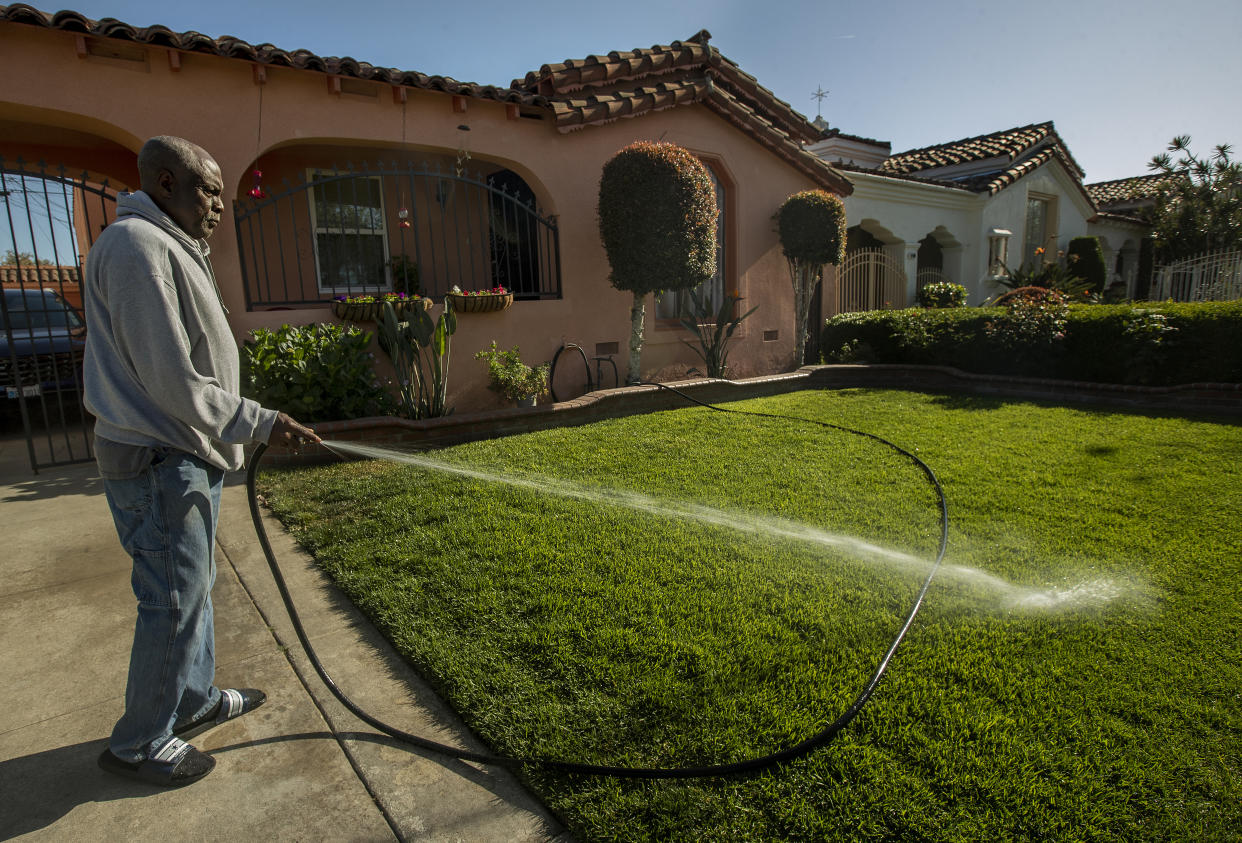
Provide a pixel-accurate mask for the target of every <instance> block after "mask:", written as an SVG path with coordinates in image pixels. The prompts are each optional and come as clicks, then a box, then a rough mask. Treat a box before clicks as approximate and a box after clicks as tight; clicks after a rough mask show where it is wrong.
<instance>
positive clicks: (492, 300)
mask: <svg viewBox="0 0 1242 843" xmlns="http://www.w3.org/2000/svg"><path fill="white" fill-rule="evenodd" d="M444 298H445V300H447V301H448V302H449V303H450V304H452V305H453V310H455V311H457V312H458V313H492V312H494V311H497V310H504V309H505V308H507V307H509V306H510V305H511V304H513V293H504V294H503V295H502V294H500V293H479V294H478V295H473V296H465V295H461V294H460V293H448V294H447V295H445V297H444Z"/></svg>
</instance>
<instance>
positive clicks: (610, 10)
mask: <svg viewBox="0 0 1242 843" xmlns="http://www.w3.org/2000/svg"><path fill="white" fill-rule="evenodd" d="M0 2H2V0H0ZM64 2H69V3H73V5H71V6H69V8H72V9H73V10H74V11H78V12H81V13H83V14H85V15H86V16H87V17H90V18H95V19H98V18H102V17H113V18H117V19H119V20H122V21H125V22H126V23H129V24H133V25H135V26H148V25H151V24H157V23H158V24H163V25H165V26H167V27H169V28H170V29H173V30H175V31H178V32H182V31H185V30H197V31H199V32H202V33H204V34H207V35H210V36H213V37H218V36H221V35H233V36H236V37H239V38H242V39H244V40H246V41H249V42H251V43H263V42H270V43H272V44H275V45H276V46H278V47H281V48H284V49H287V50H293V49H297V48H306V49H309V50H311V51H313V52H315V53H318V54H320V55H324V56H352V57H353V58H355V59H359V60H362V61H368V62H371V63H372V64H377V65H383V66H388V67H398V68H401V69H403V70H417V71H420V72H423V73H428V74H439V75H443V76H452V77H454V78H456V79H459V80H461V81H469V82H480V83H491V84H498V85H508V84H509V82H510V81H511V80H512V79H514V78H520V77H521V76H523V75H524V74H525V73H526V72H527V71H528V70H537V69H538V68H539V66H540V65H541V64H545V63H551V62H558V61H563V60H565V59H567V58H583V57H585V56H587V55H589V54H592V53H607V52H609V51H610V50H630V49H634V48H635V47H650V46H652V45H653V44H668V43H669V42H671V41H674V40H678V39H686V38H689V37H690V36H692V35H694V34H695V33H696V32H698V31H699V30H700V29H704V28H706V29H708V30H709V31H710V32H711V33H712V44H713V45H715V46H716V47H717V48H718V49H720V50H721V52H723V53H724V54H725V55H726V56H728V57H729V58H730V59H732V60H733V61H735V62H737V63H738V64H739V65H740V66H741V67H742V69H743V70H745V71H746V72H748V73H750V74H751V75H753V76H755V77H756V78H757V79H758V80H759V82H760V83H761V84H762V85H764V86H765V87H767V88H769V89H771V90H772V91H773V92H775V93H776V95H777V96H779V97H780V98H782V99H784V100H786V101H787V102H789V103H790V104H791V105H793V107H794V108H796V109H797V110H799V111H801V112H802V113H803V114H806V115H807V116H808V117H814V116H815V114H816V110H817V108H819V107H820V106H819V105H818V104H817V102H816V100H815V99H814V98H813V97H812V93H813V92H814V91H815V90H816V89H817V88H818V87H820V86H822V87H823V88H824V89H825V90H827V91H828V92H829V94H828V96H827V98H826V99H824V100H823V105H822V109H823V115H824V118H825V119H827V120H828V122H829V123H830V124H831V125H832V126H834V127H838V128H840V129H841V130H842V131H844V132H847V133H850V134H856V135H862V136H864V137H870V138H876V139H879V140H887V141H891V142H892V144H893V151H894V152H899V151H903V150H906V149H911V148H914V147H919V146H927V145H930V144H935V143H942V142H945V141H950V140H956V139H959V138H965V137H970V136H973V135H979V134H986V133H988V132H993V131H997V130H1001V129H1008V128H1012V127H1014V126H1021V125H1025V124H1028V123H1039V122H1043V121H1045V120H1053V121H1054V122H1055V123H1056V127H1057V130H1058V132H1059V133H1060V134H1061V136H1062V138H1063V139H1064V140H1065V142H1066V143H1067V144H1068V145H1069V148H1070V151H1071V153H1072V154H1073V155H1074V157H1075V158H1076V159H1077V161H1078V163H1079V164H1080V165H1081V166H1082V167H1083V169H1085V170H1086V172H1087V181H1089V182H1091V181H1105V180H1109V179H1115V178H1123V177H1126V176H1132V175H1143V174H1145V173H1146V172H1148V171H1147V169H1146V164H1147V162H1148V161H1149V160H1150V159H1151V156H1152V155H1154V154H1156V153H1158V152H1161V151H1163V150H1164V147H1165V145H1166V144H1167V143H1168V141H1169V139H1170V138H1172V137H1173V136H1174V135H1176V134H1189V135H1191V136H1192V137H1193V139H1194V144H1193V148H1195V149H1196V150H1198V151H1203V152H1207V151H1210V149H1211V147H1212V146H1214V145H1216V144H1218V143H1231V144H1234V145H1235V147H1237V148H1239V149H1242V94H1240V93H1239V90H1238V88H1239V80H1242V46H1240V45H1239V42H1238V36H1239V34H1240V33H1242V2H1240V0H1182V2H1180V3H1167V2H1152V0H1040V2H1031V3H1015V2H1005V0H989V1H988V2H983V1H982V0H944V2H936V0H920V2H913V0H868V2H857V3H849V4H847V3H840V2H835V1H834V0H818V2H812V0H768V2H756V0H711V2H706V0H677V2H670V1H669V0H663V2H651V1H650V0H632V2H628V3H616V4H613V3H608V4H596V3H591V2H583V3H577V4H557V6H558V7H559V8H562V9H565V10H568V14H563V15H562V18H563V19H562V20H554V19H553V18H552V15H551V13H550V12H549V11H547V10H549V9H550V8H553V4H546V3H540V2H525V3H518V2H512V0H509V2H496V1H495V0H475V2H471V3H466V4H449V3H427V2H421V0H405V2H392V0H371V2H368V3H365V4H363V3H357V4H348V3H341V2H339V0H332V1H331V2H329V0H300V1H299V2H295V1H294V0H263V1H262V2H255V0H248V1H247V2H243V1H242V0H213V1H212V2H198V3H179V2H168V0H64ZM32 4H33V5H36V6H37V7H39V8H42V9H44V10H45V11H54V10H55V9H56V8H57V7H55V6H50V5H47V3H46V2H38V0H35V1H34V2H33V3H32Z"/></svg>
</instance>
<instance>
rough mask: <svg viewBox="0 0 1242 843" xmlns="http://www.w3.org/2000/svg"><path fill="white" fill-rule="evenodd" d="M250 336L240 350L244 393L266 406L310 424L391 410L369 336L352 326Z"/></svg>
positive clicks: (298, 328) (312, 327)
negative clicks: (376, 370)
mask: <svg viewBox="0 0 1242 843" xmlns="http://www.w3.org/2000/svg"><path fill="white" fill-rule="evenodd" d="M250 337H251V338H250V339H248V340H246V342H245V343H244V344H243V346H242V350H241V385H242V394H243V395H245V396H246V397H248V398H253V399H254V400H256V401H258V402H259V403H260V404H262V405H263V406H264V407H270V408H273V409H276V410H282V411H284V412H286V413H288V414H289V415H291V416H293V417H295V418H297V419H299V420H300V421H307V422H316V421H337V420H342V419H356V418H363V417H365V416H371V415H376V414H383V413H387V412H388V411H389V409H390V407H391V400H390V399H389V397H388V394H387V393H386V392H384V390H383V388H382V387H381V386H380V385H379V381H378V379H377V378H376V376H375V370H374V369H373V368H372V361H373V360H374V357H373V355H371V354H370V353H368V352H367V347H368V346H369V345H370V343H371V335H370V334H369V333H368V332H366V331H362V330H359V329H358V328H356V327H354V326H353V325H338V324H319V325H303V326H296V327H295V326H291V325H281V326H280V328H279V329H277V330H276V331H270V330H268V329H267V328H259V329H257V330H255V331H253V332H251V335H250Z"/></svg>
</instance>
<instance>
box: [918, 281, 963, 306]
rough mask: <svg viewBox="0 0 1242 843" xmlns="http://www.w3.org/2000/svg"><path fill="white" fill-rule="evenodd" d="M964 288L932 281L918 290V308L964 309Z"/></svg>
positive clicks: (959, 285) (947, 282)
mask: <svg viewBox="0 0 1242 843" xmlns="http://www.w3.org/2000/svg"><path fill="white" fill-rule="evenodd" d="M965 306H966V288H965V287H963V286H962V285H961V284H954V283H952V282H951V281H933V282H932V283H930V284H924V285H923V286H922V287H920V288H919V307H965Z"/></svg>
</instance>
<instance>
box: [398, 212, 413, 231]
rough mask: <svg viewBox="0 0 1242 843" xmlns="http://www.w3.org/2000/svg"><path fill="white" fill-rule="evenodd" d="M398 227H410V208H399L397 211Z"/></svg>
mask: <svg viewBox="0 0 1242 843" xmlns="http://www.w3.org/2000/svg"><path fill="white" fill-rule="evenodd" d="M397 225H399V226H401V227H402V228H409V227H410V209H409V208H398V209H397Z"/></svg>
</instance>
